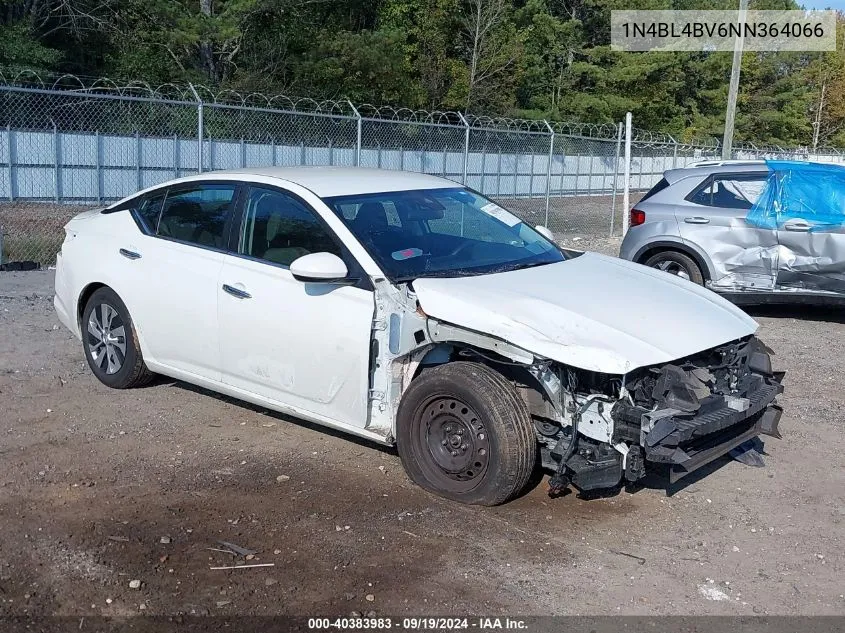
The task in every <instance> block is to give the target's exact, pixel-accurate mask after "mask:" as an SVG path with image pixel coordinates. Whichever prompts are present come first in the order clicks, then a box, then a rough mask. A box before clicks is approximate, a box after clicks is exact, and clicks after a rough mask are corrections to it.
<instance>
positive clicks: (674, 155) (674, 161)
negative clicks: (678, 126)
mask: <svg viewBox="0 0 845 633" xmlns="http://www.w3.org/2000/svg"><path fill="white" fill-rule="evenodd" d="M668 136H669V138H671V139H672V142H673V143H674V144H675V147H674V149H673V150H672V169H677V167H678V141H676V140H675V138H674V137H673V136H672V135H671V134H669V135H668Z"/></svg>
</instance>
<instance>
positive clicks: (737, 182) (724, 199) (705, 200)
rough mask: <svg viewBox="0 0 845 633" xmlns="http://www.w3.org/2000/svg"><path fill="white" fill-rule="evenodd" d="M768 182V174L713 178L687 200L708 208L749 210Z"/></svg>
mask: <svg viewBox="0 0 845 633" xmlns="http://www.w3.org/2000/svg"><path fill="white" fill-rule="evenodd" d="M767 180H768V174H724V175H717V176H711V177H710V178H708V179H707V180H705V181H704V183H703V184H702V185H701V186H700V187H698V188H697V189H696V190H695V191H693V192H692V194H690V196H688V197H687V200H689V201H690V202H692V203H694V204H700V205H703V206H706V207H718V208H720V209H745V210H748V209H750V208H751V207H752V206H754V203H755V202H757V199H758V198H759V197H760V194H761V193H762V192H763V188H764V187H765V186H766V181H767Z"/></svg>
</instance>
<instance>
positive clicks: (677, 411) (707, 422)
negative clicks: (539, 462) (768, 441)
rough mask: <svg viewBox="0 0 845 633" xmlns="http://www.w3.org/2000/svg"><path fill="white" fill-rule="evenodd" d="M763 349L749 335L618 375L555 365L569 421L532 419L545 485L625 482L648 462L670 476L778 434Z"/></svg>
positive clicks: (773, 386)
mask: <svg viewBox="0 0 845 633" xmlns="http://www.w3.org/2000/svg"><path fill="white" fill-rule="evenodd" d="M770 353H771V350H769V349H768V348H767V347H766V346H765V345H763V343H761V342H760V341H759V340H758V339H757V338H756V337H754V336H751V337H746V338H744V339H742V340H739V341H734V342H731V343H728V344H726V345H722V346H719V347H716V348H714V349H711V350H706V351H704V352H701V353H699V354H696V355H694V356H692V357H690V358H686V359H681V360H679V361H677V362H675V363H670V364H666V365H663V366H659V367H648V368H642V369H638V370H635V371H633V372H631V373H630V374H628V375H626V376H624V377H621V378H620V377H613V376H602V375H597V374H588V375H586V376H584V375H583V372H581V373H580V374H581V375H579V372H576V371H573V370H570V369H563V370H561V371H562V374H563V376H564V380H565V381H566V382H565V385H566V387H565V389H564V390H563V391H564V402H565V411H566V413H567V414H568V418H569V422H570V424H568V425H567V424H565V422H564V424H555V423H554V422H553V421H551V420H545V419H540V420H536V421H535V426H536V429H537V434H538V438H539V440H540V442H541V444H542V446H543V448H542V451H541V452H542V457H543V466H544V467H546V468H549V469H553V470H554V471H555V477H554V478H553V480H552V487H553V488H554V487H560V488H562V487H565V486H566V485H568V484H569V483H573V484H574V485H575V486H577V487H578V488H579V489H582V490H589V489H594V488H605V487H609V486H614V485H616V484H618V483H619V482H620V481H621V480H622V479H623V478H624V480H625V481H627V482H634V481H636V480H638V479H640V478H641V477H643V476H644V475H645V472H646V464H647V463H653V464H665V465H667V466H668V467H669V478H670V481H673V482H674V481H676V480H677V479H679V478H680V477H683V476H684V475H686V474H688V473H690V472H692V471H693V470H695V469H697V468H699V467H701V466H703V465H705V464H706V463H709V462H710V461H712V460H713V459H716V458H717V457H720V456H721V455H724V454H725V453H727V452H728V451H730V450H731V449H733V448H734V447H736V446H738V445H739V444H741V443H743V442H744V441H746V440H748V439H750V438H752V437H755V436H757V435H758V434H761V433H762V434H767V435H772V436H774V437H780V435H779V432H778V421H779V419H780V415H781V410H780V408H779V407H778V406H777V405H775V404H774V400H775V397H776V396H777V395H778V394H779V393H781V392H782V391H783V387H782V386H781V380H782V377H783V374H780V373H775V372H774V371H773V370H772V366H771V360H770ZM573 394H574V395H573Z"/></svg>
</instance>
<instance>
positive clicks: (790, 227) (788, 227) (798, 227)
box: [783, 220, 812, 233]
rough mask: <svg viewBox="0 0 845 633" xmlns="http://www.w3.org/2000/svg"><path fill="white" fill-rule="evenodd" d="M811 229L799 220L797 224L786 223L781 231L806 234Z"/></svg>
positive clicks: (793, 222)
mask: <svg viewBox="0 0 845 633" xmlns="http://www.w3.org/2000/svg"><path fill="white" fill-rule="evenodd" d="M811 228H812V226H811V225H810V224H808V223H807V222H803V221H801V220H799V221H797V222H795V221H790V222H786V223H785V224H784V225H783V229H784V230H785V231H795V232H800V233H806V232H807V231H809V230H810V229H811Z"/></svg>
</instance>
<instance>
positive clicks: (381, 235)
mask: <svg viewBox="0 0 845 633" xmlns="http://www.w3.org/2000/svg"><path fill="white" fill-rule="evenodd" d="M324 202H325V203H326V204H327V205H328V206H329V208H331V209H332V211H334V213H335V214H336V215H337V216H338V217H339V218H340V219H341V220H343V222H344V223H345V224H346V226H347V227H349V230H350V231H352V233H353V234H354V235H355V237H356V238H358V240H359V241H360V242H361V244H362V245H363V246H364V248H366V249H367V252H369V253H370V255H371V256H372V257H373V259H375V260H376V262H377V263H378V264H379V266H380V267H381V269H382V270H383V271H384V273H385V274H386V275H387V276H388V277H389V278H390V279H391V280H393V281H408V280H411V279H416V278H418V277H464V276H469V275H481V274H486V273H494V272H504V271H508V270H517V269H519V268H528V267H530V266H541V265H543V264H553V263H555V262H560V261H563V260H564V256H563V254H562V253H561V252H560V250H559V249H558V248H557V247H556V246H555V245H554V244H553V243H552V242H550V241H549V240H547V239H546V238H545V237H543V236H542V235H540V234H539V233H538V232H537V231H535V230H534V229H533V228H531V227H530V226H529V225H527V224H525V223H523V222H522V220H520V219H519V218H518V217H516V216H515V215H513V214H512V213H510V212H509V211H506V210H505V209H503V208H502V207H500V206H499V205H497V204H496V203H494V202H491V201H490V200H488V199H486V198H485V197H484V196H481V195H479V194H477V193H474V192H472V191H469V190H467V189H464V188H454V189H451V188H450V189H421V190H414V191H393V192H388V193H374V194H366V195H357V196H338V197H333V198H325V199H324Z"/></svg>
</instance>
